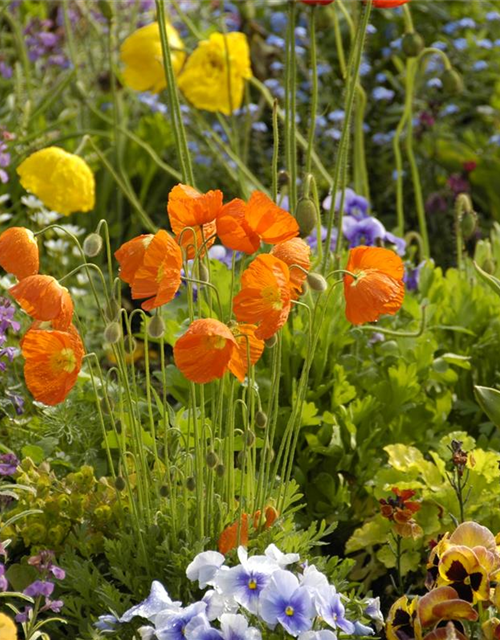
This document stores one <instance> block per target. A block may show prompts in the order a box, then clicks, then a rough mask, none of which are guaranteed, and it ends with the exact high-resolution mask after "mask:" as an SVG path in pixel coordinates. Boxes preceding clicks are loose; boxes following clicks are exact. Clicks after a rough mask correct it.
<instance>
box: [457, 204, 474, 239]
mask: <svg viewBox="0 0 500 640" xmlns="http://www.w3.org/2000/svg"><path fill="white" fill-rule="evenodd" d="M460 227H461V229H462V238H463V239H464V240H468V239H469V238H472V236H473V235H474V231H475V230H476V229H477V213H476V212H475V211H473V210H472V209H470V210H468V211H464V213H463V214H462V218H461V220H460Z"/></svg>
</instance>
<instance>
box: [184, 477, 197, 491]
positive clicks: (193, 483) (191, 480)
mask: <svg viewBox="0 0 500 640" xmlns="http://www.w3.org/2000/svg"><path fill="white" fill-rule="evenodd" d="M186 487H187V489H188V491H194V490H195V489H196V480H195V479H194V478H193V476H189V478H188V479H187V480H186Z"/></svg>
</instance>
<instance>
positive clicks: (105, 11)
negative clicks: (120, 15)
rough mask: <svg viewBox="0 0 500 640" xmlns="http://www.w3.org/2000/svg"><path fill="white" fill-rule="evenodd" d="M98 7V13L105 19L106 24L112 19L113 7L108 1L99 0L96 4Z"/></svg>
mask: <svg viewBox="0 0 500 640" xmlns="http://www.w3.org/2000/svg"><path fill="white" fill-rule="evenodd" d="M97 5H98V7H99V11H100V12H101V13H102V15H103V16H104V17H105V18H106V20H107V21H108V22H111V20H112V19H113V5H112V3H111V2H109V0H99V2H98V3H97Z"/></svg>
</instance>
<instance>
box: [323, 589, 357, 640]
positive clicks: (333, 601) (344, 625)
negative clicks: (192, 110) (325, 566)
mask: <svg viewBox="0 0 500 640" xmlns="http://www.w3.org/2000/svg"><path fill="white" fill-rule="evenodd" d="M316 610H317V612H318V614H319V615H320V616H321V617H322V618H323V620H324V621H325V622H326V624H328V625H330V626H331V627H332V628H333V629H337V628H339V629H341V630H342V631H343V632H344V633H349V634H351V633H353V632H354V625H353V623H352V622H350V621H349V620H346V618H345V607H344V605H343V604H342V601H341V599H340V595H339V594H338V593H337V591H336V589H335V587H334V586H332V585H329V586H328V589H324V590H322V591H321V592H320V594H319V597H318V599H317V601H316Z"/></svg>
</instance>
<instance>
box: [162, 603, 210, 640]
mask: <svg viewBox="0 0 500 640" xmlns="http://www.w3.org/2000/svg"><path fill="white" fill-rule="evenodd" d="M206 608H207V605H206V603H205V602H195V603H194V604H190V605H189V606H187V607H184V608H183V609H179V610H177V611H175V610H174V611H172V610H170V611H162V612H160V613H159V614H158V615H157V616H156V620H155V626H156V636H157V638H158V640H184V639H185V638H186V637H188V635H189V634H191V633H192V632H193V631H194V629H195V628H196V627H198V626H202V625H204V626H206V624H207V623H208V620H207V618H206V616H205V615H204V614H205V611H206Z"/></svg>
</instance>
